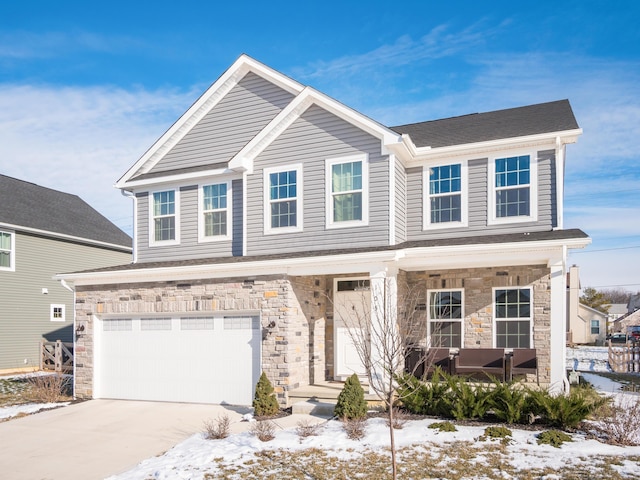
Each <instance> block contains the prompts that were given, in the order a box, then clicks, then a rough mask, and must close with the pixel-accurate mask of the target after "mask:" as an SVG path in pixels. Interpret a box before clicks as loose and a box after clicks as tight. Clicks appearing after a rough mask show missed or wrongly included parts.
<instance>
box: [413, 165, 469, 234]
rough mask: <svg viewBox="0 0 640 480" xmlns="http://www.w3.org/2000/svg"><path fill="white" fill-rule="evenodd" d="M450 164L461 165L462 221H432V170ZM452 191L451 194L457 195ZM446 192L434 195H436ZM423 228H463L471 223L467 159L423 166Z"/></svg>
mask: <svg viewBox="0 0 640 480" xmlns="http://www.w3.org/2000/svg"><path fill="white" fill-rule="evenodd" d="M449 165H460V221H459V222H441V223H431V194H430V193H429V191H430V188H429V186H430V184H429V182H430V170H431V169H432V168H434V167H436V168H437V167H445V166H449ZM455 193H456V192H452V193H451V195H455ZM445 195H446V194H439V195H434V196H435V197H440V196H445ZM421 198H422V212H423V215H422V229H423V230H440V229H445V228H462V227H467V226H468V225H469V163H468V161H467V160H461V161H459V162H446V163H433V164H431V163H430V164H429V165H425V166H423V168H422V195H421Z"/></svg>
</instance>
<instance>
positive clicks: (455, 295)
mask: <svg viewBox="0 0 640 480" xmlns="http://www.w3.org/2000/svg"><path fill="white" fill-rule="evenodd" d="M427 316H428V320H429V323H428V325H429V331H428V334H429V345H431V346H432V347H434V348H446V347H453V348H461V347H462V346H463V331H464V328H463V324H462V323H463V322H462V319H463V318H464V292H463V291H462V290H429V291H428V292H427Z"/></svg>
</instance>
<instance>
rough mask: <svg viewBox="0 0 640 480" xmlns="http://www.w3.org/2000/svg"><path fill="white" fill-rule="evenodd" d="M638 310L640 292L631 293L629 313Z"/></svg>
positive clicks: (639, 306)
mask: <svg viewBox="0 0 640 480" xmlns="http://www.w3.org/2000/svg"><path fill="white" fill-rule="evenodd" d="M636 310H640V293H638V294H636V295H631V298H630V299H629V303H627V313H633V312H635V311H636Z"/></svg>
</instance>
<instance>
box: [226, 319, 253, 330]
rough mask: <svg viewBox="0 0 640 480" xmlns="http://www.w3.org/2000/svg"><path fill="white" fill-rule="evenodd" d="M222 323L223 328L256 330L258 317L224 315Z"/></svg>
mask: <svg viewBox="0 0 640 480" xmlns="http://www.w3.org/2000/svg"><path fill="white" fill-rule="evenodd" d="M223 325H224V326H223V328H224V329H225V330H251V329H253V330H257V329H258V328H259V322H258V317H224V323H223Z"/></svg>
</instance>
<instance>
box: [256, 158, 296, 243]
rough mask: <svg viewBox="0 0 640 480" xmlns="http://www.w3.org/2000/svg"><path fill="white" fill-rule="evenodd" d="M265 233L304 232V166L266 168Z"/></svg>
mask: <svg viewBox="0 0 640 480" xmlns="http://www.w3.org/2000/svg"><path fill="white" fill-rule="evenodd" d="M264 191H265V199H264V205H265V212H264V218H265V224H264V230H265V233H285V232H299V231H302V165H299V164H298V165H290V166H287V167H277V168H265V170H264Z"/></svg>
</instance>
